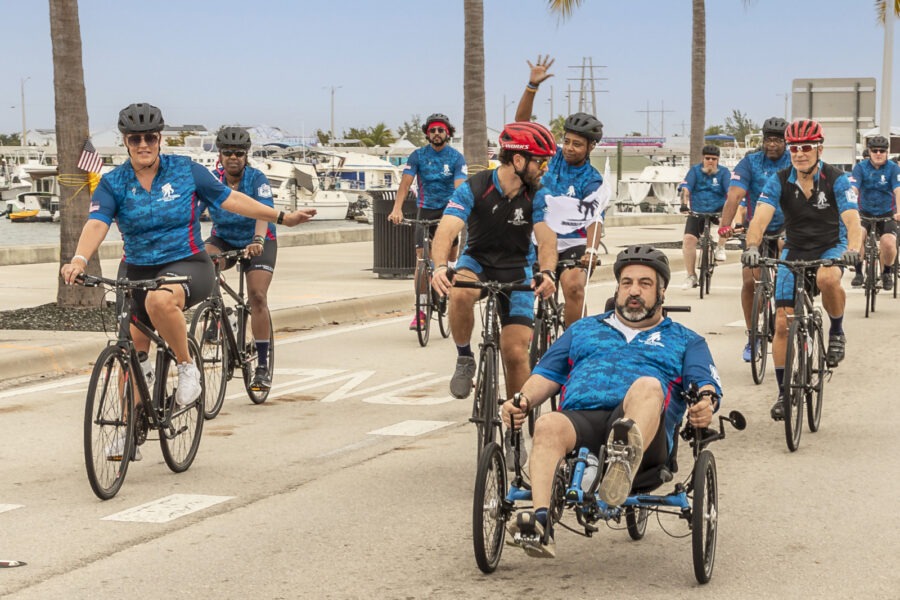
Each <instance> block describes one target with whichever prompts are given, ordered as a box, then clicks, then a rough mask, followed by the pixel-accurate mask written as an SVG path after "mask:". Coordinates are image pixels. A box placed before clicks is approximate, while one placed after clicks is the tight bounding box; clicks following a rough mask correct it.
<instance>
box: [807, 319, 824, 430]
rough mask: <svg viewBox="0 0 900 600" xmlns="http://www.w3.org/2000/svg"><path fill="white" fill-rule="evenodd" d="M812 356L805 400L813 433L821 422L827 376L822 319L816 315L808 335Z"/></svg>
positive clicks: (808, 420) (810, 428) (808, 421)
mask: <svg viewBox="0 0 900 600" xmlns="http://www.w3.org/2000/svg"><path fill="white" fill-rule="evenodd" d="M809 343H810V344H812V355H811V356H810V360H809V373H810V376H809V393H808V395H807V398H806V417H807V423H808V425H809V430H810V431H812V432H813V433H815V432H816V431H818V430H819V424H820V423H821V422H822V400H823V399H824V396H825V378H826V377H827V376H828V371H827V366H826V364H825V340H824V334H823V332H822V319H821V318H820V317H819V316H818V315H816V316H815V324H814V325H813V326H812V329H811V335H810V342H809Z"/></svg>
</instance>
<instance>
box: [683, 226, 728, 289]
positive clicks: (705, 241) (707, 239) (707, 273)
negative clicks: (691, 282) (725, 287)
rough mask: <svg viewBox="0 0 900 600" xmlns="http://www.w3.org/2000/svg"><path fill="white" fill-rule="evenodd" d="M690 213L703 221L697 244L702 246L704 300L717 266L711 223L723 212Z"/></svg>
mask: <svg viewBox="0 0 900 600" xmlns="http://www.w3.org/2000/svg"><path fill="white" fill-rule="evenodd" d="M690 215H691V216H692V217H697V218H698V219H701V220H702V221H703V227H702V231H701V232H700V238H699V239H698V241H697V246H698V247H699V248H700V271H699V278H698V282H699V284H700V299H701V300H702V299H703V296H704V294H708V293H709V287H710V280H711V279H712V276H713V271H715V268H716V260H715V248H714V245H715V244H714V243H713V239H712V231H711V229H712V227H711V223H712V220H713V219H717V218H719V217H721V216H722V213H721V212H712V213H698V212H694V211H691V212H690Z"/></svg>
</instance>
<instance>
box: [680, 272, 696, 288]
mask: <svg viewBox="0 0 900 600" xmlns="http://www.w3.org/2000/svg"><path fill="white" fill-rule="evenodd" d="M698 285H700V284H699V283H697V276H696V275H688V276H687V279H685V280H684V283H682V284H681V289H683V290H690V289H693V288H695V287H697V286H698Z"/></svg>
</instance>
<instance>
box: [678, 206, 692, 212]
mask: <svg viewBox="0 0 900 600" xmlns="http://www.w3.org/2000/svg"><path fill="white" fill-rule="evenodd" d="M678 210H679V211H680V212H682V213H689V212H691V209H690V207H689V206H688V205H687V204H682V205H681V208H679V209H678Z"/></svg>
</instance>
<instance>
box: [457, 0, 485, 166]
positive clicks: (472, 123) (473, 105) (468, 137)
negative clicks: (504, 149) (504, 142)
mask: <svg viewBox="0 0 900 600" xmlns="http://www.w3.org/2000/svg"><path fill="white" fill-rule="evenodd" d="M463 12H464V16H465V33H464V34H463V35H464V45H465V50H464V54H463V154H464V155H465V157H466V163H467V165H468V169H469V174H470V175H471V174H475V173H477V172H478V171H482V170H484V169H486V168H487V162H488V138H487V112H486V109H485V96H484V2H483V0H463Z"/></svg>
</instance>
